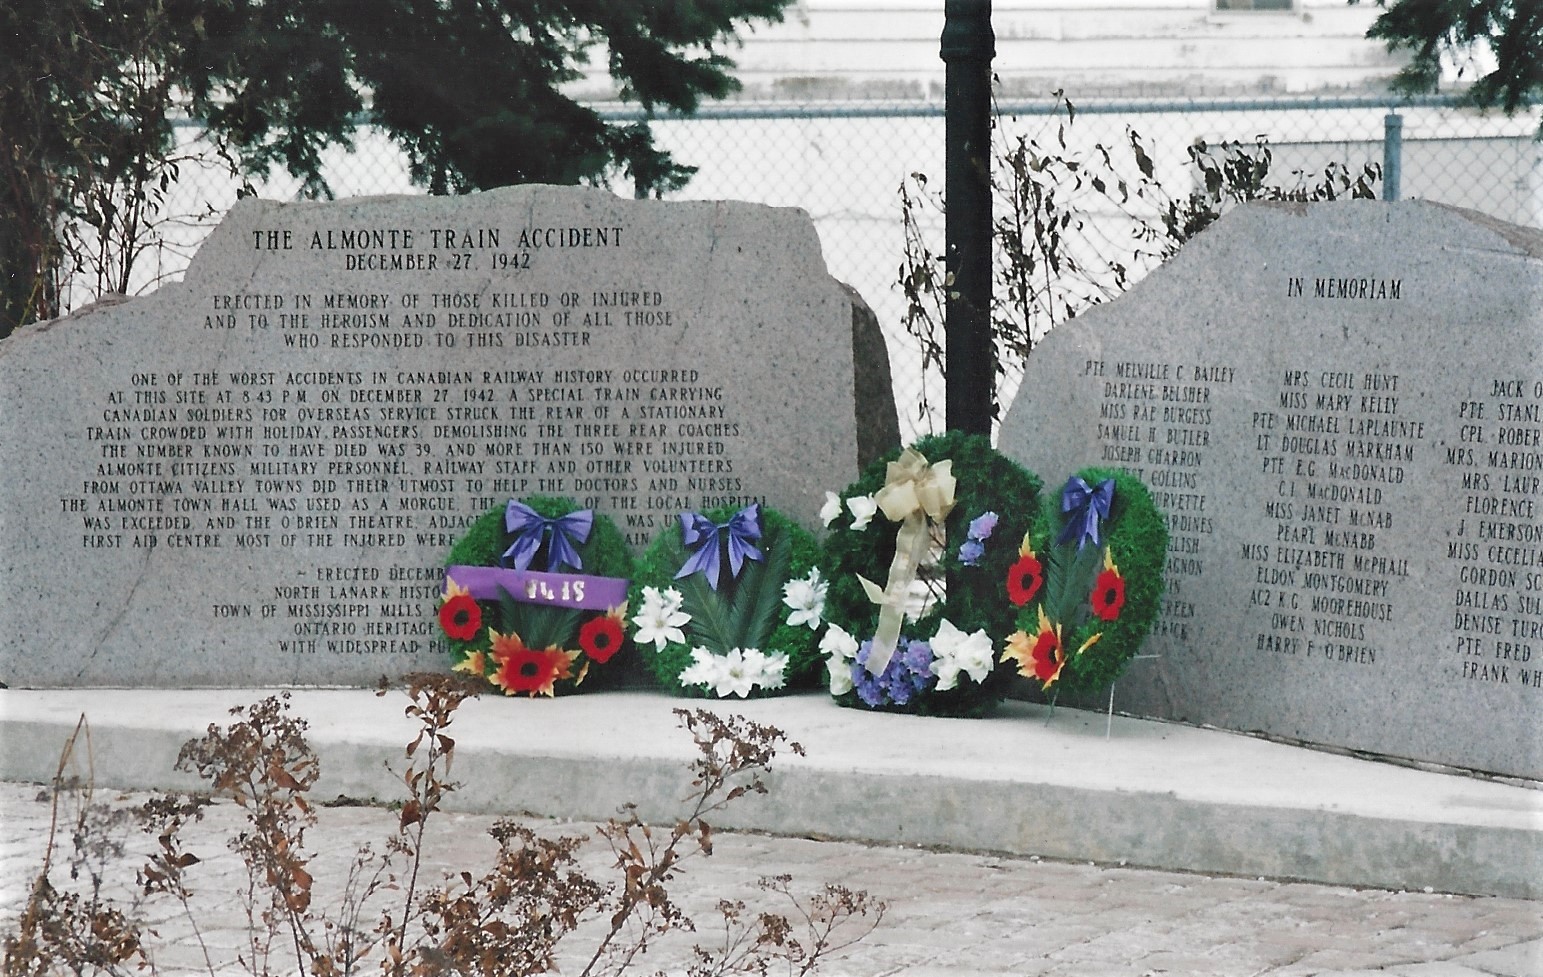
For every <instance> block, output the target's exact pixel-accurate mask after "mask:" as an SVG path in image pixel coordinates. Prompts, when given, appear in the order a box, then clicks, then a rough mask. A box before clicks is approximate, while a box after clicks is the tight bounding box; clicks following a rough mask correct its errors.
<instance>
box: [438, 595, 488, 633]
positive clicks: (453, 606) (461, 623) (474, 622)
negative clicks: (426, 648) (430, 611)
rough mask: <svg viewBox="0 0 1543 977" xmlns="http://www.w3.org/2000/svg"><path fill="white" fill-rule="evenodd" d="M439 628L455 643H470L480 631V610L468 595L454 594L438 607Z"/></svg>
mask: <svg viewBox="0 0 1543 977" xmlns="http://www.w3.org/2000/svg"><path fill="white" fill-rule="evenodd" d="M439 626H440V627H442V628H444V629H445V634H447V635H449V636H450V637H452V638H454V639H455V640H457V641H470V640H472V639H473V638H475V637H476V636H477V632H478V631H480V630H482V608H480V607H478V606H477V602H476V601H475V600H473V599H472V597H471V595H470V594H454V595H452V596H451V597H450V598H449V599H447V600H446V601H445V602H444V603H443V604H441V605H440V606H439Z"/></svg>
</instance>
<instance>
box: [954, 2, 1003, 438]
mask: <svg viewBox="0 0 1543 977" xmlns="http://www.w3.org/2000/svg"><path fill="white" fill-rule="evenodd" d="M941 55H942V58H943V61H944V63H945V64H946V65H947V68H946V71H945V75H944V102H945V113H946V118H945V122H944V140H945V142H946V146H947V148H946V152H945V155H944V169H945V184H944V192H945V193H946V195H947V202H948V203H947V206H948V214H947V226H946V229H945V238H946V244H947V255H946V258H945V268H946V269H947V272H948V275H949V284H948V285H947V286H946V288H947V299H946V303H945V307H944V340H945V342H944V353H945V357H946V359H945V362H946V366H947V371H948V372H947V381H946V390H945V394H944V411H945V414H944V419H945V421H946V423H947V424H948V426H949V427H950V428H954V429H956V430H960V431H967V432H969V433H972V434H988V435H989V434H990V433H991V401H992V392H993V387H994V382H995V380H996V369H995V366H994V363H993V360H992V347H991V59H992V58H993V57H995V56H996V35H995V34H993V32H992V30H991V0H944V3H943V37H942V51H941Z"/></svg>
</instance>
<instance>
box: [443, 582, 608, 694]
mask: <svg viewBox="0 0 1543 977" xmlns="http://www.w3.org/2000/svg"><path fill="white" fill-rule="evenodd" d="M626 614H627V606H626V605H625V604H622V605H620V606H617V607H613V608H611V609H610V610H608V611H606V612H605V613H604V614H601V615H598V616H595V617H591V618H590V619H589V620H587V621H585V622H584V623H583V624H582V625H581V626H580V627H579V629H578V634H577V644H578V647H577V648H572V649H568V648H563V647H561V646H560V645H559V644H555V643H554V644H549V645H547V646H546V647H543V648H532V647H529V646H528V645H527V644H526V643H525V639H524V638H521V637H520V635H519V634H518V633H516V632H514V631H512V630H511V631H510V632H509V633H507V634H504V633H500V632H499V631H497V630H495V629H494V628H492V627H488V628H487V629H486V632H485V637H486V639H487V640H486V644H487V647H486V648H482V647H476V646H474V647H472V648H471V649H469V650H467V651H466V653H465V655H464V656H463V657H462V658H461V660H460V661H458V662H457V663H456V664H455V666H454V671H457V672H460V673H462V674H465V675H473V676H476V677H477V678H481V679H486V680H487V682H488V683H489V684H491V685H492V686H494V687H495V688H497V689H499V690H501V691H502V692H503V693H504V694H505V695H517V694H520V693H525V694H527V695H530V696H532V697H534V696H537V695H545V696H551V695H555V694H556V688H557V683H558V682H560V681H563V680H565V679H572V680H573V681H574V684H575V685H577V684H579V683H581V682H583V681H584V678H585V676H586V675H587V673H588V670H589V667H590V664H591V663H593V664H596V665H603V664H605V663H606V662H608V661H610V660H611V658H612V657H613V656H614V655H615V654H616V653H617V652H618V651H620V650H621V647H622V644H623V642H624V640H625V635H624V632H623V630H622V622H623V621H624V620H625V618H626ZM439 625H440V627H441V628H442V629H443V630H444V632H445V636H446V637H448V638H452V639H454V640H456V641H461V642H467V643H474V645H475V644H480V643H481V642H480V639H481V638H483V637H484V630H483V624H482V607H481V606H480V605H479V604H478V603H477V601H476V599H475V598H474V597H472V595H471V593H470V591H468V590H467V588H465V587H462V586H461V585H459V584H457V583H456V582H455V580H454V579H453V578H451V577H447V578H446V579H445V590H444V593H443V594H442V595H441V597H440V606H439ZM581 657H582V658H584V659H585V660H584V661H583V662H582V663H580V661H579V660H580V658H581Z"/></svg>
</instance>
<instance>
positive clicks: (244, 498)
mask: <svg viewBox="0 0 1543 977" xmlns="http://www.w3.org/2000/svg"><path fill="white" fill-rule="evenodd" d="M854 348H855V349H856V350H857V351H858V352H857V354H856V358H857V359H860V360H861V363H862V367H863V370H864V373H863V380H864V383H863V385H862V386H860V387H858V388H857V389H856V391H855V395H854V370H855V367H856V365H857V364H856V363H855V362H854ZM887 362H888V361H887V358H886V357H885V354H884V346H883V339H882V337H881V336H879V334H878V329H877V323H876V322H875V321H874V319H873V317H872V315H871V313H869V312H867V310H866V308H864V307H863V306H862V303H861V299H860V298H856V297H855V294H853V293H849V292H848V291H847V290H846V289H844V288H843V286H841V285H840V284H839V283H838V282H836V281H835V280H833V279H832V278H831V277H830V276H829V275H828V273H827V272H826V270H825V266H824V262H823V260H822V258H821V255H820V247H819V242H818V239H817V238H816V236H815V232H814V228H813V225H812V223H811V222H810V220H809V218H808V216H807V215H806V214H804V213H802V212H800V211H796V210H789V209H773V208H767V207H761V206H756V205H749V204H740V203H730V202H715V203H713V202H709V203H659V202H650V201H633V200H625V199H621V198H617V197H614V196H611V195H610V194H607V193H604V192H601V191H596V190H588V189H579V188H562V187H520V188H511V189H508V190H500V191H495V192H490V193H483V194H473V195H469V196H464V197H436V198H424V197H392V198H365V199H356V200H349V201H341V202H337V203H326V204H310V203H299V204H277V203H271V202H264V201H244V202H242V203H241V204H239V205H238V206H237V207H236V208H235V209H234V210H233V211H232V212H231V214H230V215H229V216H228V217H227V218H226V219H225V221H224V222H223V223H222V224H221V225H220V227H219V228H218V229H217V230H216V231H215V232H214V233H213V235H212V236H211V237H210V239H209V240H208V242H207V243H206V244H205V245H204V246H203V248H202V249H201V250H200V252H199V253H198V255H197V257H196V258H195V259H194V261H193V263H192V265H191V266H190V267H189V269H188V271H187V275H186V278H185V280H184V281H182V282H180V283H177V284H174V285H170V286H167V287H164V288H162V289H160V290H159V291H158V292H156V293H154V294H152V295H149V296H146V297H144V298H139V299H135V300H133V301H129V302H124V303H121V304H116V305H111V306H102V305H99V306H96V307H93V308H91V309H88V310H85V311H83V312H81V313H79V314H76V315H73V316H70V317H68V318H65V319H60V320H55V321H52V322H47V323H41V324H38V325H36V326H33V327H30V328H27V329H23V330H21V331H19V332H18V333H17V334H16V335H14V336H13V337H11V338H9V339H7V340H5V341H4V342H3V343H0V425H3V429H4V430H5V432H6V436H5V440H4V443H3V446H0V472H3V483H4V491H3V492H0V579H3V580H4V586H3V587H0V593H3V595H4V598H5V599H4V601H3V603H0V607H3V608H4V610H3V612H0V681H4V682H6V683H7V684H10V685H13V686H88V685H118V686H163V687H164V686H173V687H176V686H213V685H244V684H344V685H349V684H368V683H371V682H373V681H375V680H376V679H378V678H379V677H380V676H381V675H383V674H385V675H397V674H401V673H405V672H408V671H413V670H419V669H425V668H437V667H447V659H445V658H444V657H443V655H442V647H441V643H440V639H439V631H438V628H437V625H436V624H435V618H434V613H435V608H436V606H437V600H436V598H437V593H438V591H439V588H440V579H441V578H440V572H439V568H440V565H441V564H442V562H443V560H444V558H445V555H446V553H447V552H448V550H449V548H450V546H451V544H452V543H453V541H454V540H455V539H456V538H457V537H458V535H459V534H460V532H461V531H462V530H463V528H464V527H465V526H466V525H468V523H469V522H470V521H471V520H473V519H475V518H476V517H477V516H479V515H480V514H482V513H483V512H485V511H487V510H488V509H489V508H490V507H493V506H495V505H499V504H501V503H503V502H504V501H506V500H507V499H509V498H512V497H524V496H529V495H537V494H541V495H563V496H569V497H572V498H574V499H575V500H577V501H579V502H580V504H582V505H584V506H590V507H593V508H595V509H596V510H598V511H601V512H604V513H607V514H609V515H610V516H612V518H614V519H615V521H616V522H617V524H618V525H619V526H620V527H621V528H622V529H623V530H624V531H625V532H626V534H627V537H628V541H629V543H631V544H633V545H634V546H635V547H636V548H638V549H641V548H642V546H643V545H644V544H645V543H647V541H648V540H649V539H651V538H652V537H653V535H654V534H655V533H656V532H657V531H659V530H660V529H661V528H663V527H665V526H666V525H669V524H671V523H672V522H673V520H674V518H675V516H676V514H677V513H678V512H680V511H681V510H684V509H696V510H700V509H706V508H712V507H716V506H721V505H726V504H730V503H735V504H739V503H748V502H749V501H752V500H759V501H761V502H763V503H765V504H767V505H770V506H773V507H775V508H777V509H779V510H780V511H782V512H783V513H785V514H787V515H788V516H789V517H791V518H795V519H799V520H802V521H804V522H805V523H807V524H809V525H810V526H811V527H814V526H816V525H817V511H818V509H819V506H820V504H821V502H822V501H823V490H824V489H826V488H828V487H829V486H832V485H843V484H846V483H847V482H848V481H850V480H851V479H852V478H853V477H855V475H856V473H857V472H858V471H859V470H860V468H861V465H862V464H863V463H864V462H866V461H867V460H868V458H870V457H872V456H874V455H877V454H879V453H882V452H883V451H884V450H886V449H887V448H888V447H890V446H892V445H894V444H895V443H896V442H897V441H898V426H897V423H896V417H895V408H894V401H893V396H892V394H891V392H890V387H889V376H888V365H887Z"/></svg>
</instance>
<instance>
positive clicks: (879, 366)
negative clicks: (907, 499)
mask: <svg viewBox="0 0 1543 977" xmlns="http://www.w3.org/2000/svg"><path fill="white" fill-rule="evenodd" d="M837 284H839V285H840V286H841V288H842V289H843V290H844V291H845V292H846V295H847V298H848V299H850V300H851V303H852V393H853V404H852V407H853V409H854V410H855V411H856V412H857V470H858V471H859V472H861V471H863V470H864V469H866V468H867V467H868V466H869V465H870V464H872V463H873V462H875V461H877V460H878V459H879V458H882V457H883V456H884V455H885V454H886V453H888V452H889V451H891V450H892V449H894V448H898V447H899V446H900V415H899V407H898V405H896V403H895V385H894V381H893V378H892V377H891V375H890V369H889V347H888V345H887V344H886V343H885V342H884V332H883V330H882V328H881V327H880V326H879V317H878V316H877V315H875V314H874V311H873V309H872V308H871V307H870V306H869V305H868V303H867V301H866V300H864V299H863V297H862V294H861V293H859V292H858V291H857V289H855V288H853V287H852V286H851V285H848V284H847V283H846V282H838V283H837ZM854 477H855V476H854ZM843 487H844V486H832V489H833V490H836V491H839V490H840V489H841V488H843Z"/></svg>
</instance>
